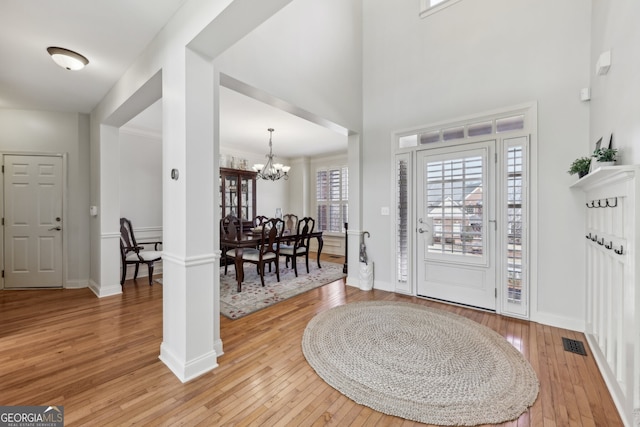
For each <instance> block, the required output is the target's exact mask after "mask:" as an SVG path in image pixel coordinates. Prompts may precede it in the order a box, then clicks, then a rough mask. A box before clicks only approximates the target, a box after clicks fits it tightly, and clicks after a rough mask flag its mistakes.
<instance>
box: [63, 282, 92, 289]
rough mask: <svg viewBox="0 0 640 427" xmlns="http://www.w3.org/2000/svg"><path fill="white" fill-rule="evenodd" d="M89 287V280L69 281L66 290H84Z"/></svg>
mask: <svg viewBox="0 0 640 427" xmlns="http://www.w3.org/2000/svg"><path fill="white" fill-rule="evenodd" d="M87 287H89V280H67V283H65V285H64V288H65V289H83V288H87Z"/></svg>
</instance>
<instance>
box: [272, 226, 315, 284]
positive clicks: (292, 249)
mask: <svg viewBox="0 0 640 427" xmlns="http://www.w3.org/2000/svg"><path fill="white" fill-rule="evenodd" d="M315 224H316V221H315V220H314V219H313V218H311V217H304V218H302V219H301V220H300V221H298V227H297V229H296V234H295V235H294V236H293V237H294V240H293V244H292V245H281V247H280V254H281V255H284V257H285V259H286V262H285V265H286V266H287V267H288V266H289V260H291V263H292V264H293V271H294V272H295V274H296V277H298V263H297V259H298V257H299V256H304V258H305V263H306V266H307V274H308V273H309V241H310V240H311V233H312V232H313V228H314V227H315Z"/></svg>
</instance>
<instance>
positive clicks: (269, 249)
mask: <svg viewBox="0 0 640 427" xmlns="http://www.w3.org/2000/svg"><path fill="white" fill-rule="evenodd" d="M283 222H284V221H282V220H281V219H279V218H271V219H269V221H267V222H266V223H264V224H263V227H262V230H261V238H260V244H259V246H258V250H257V251H256V250H247V249H245V250H244V252H243V253H242V262H243V263H245V262H249V263H252V264H256V266H257V268H258V274H259V275H260V282H261V283H262V286H264V273H265V271H264V268H265V266H266V265H269V271H271V263H274V264H275V267H276V278H277V280H278V282H279V281H280V266H279V264H280V238H281V237H282V231H283V229H284V226H283V225H284V224H283Z"/></svg>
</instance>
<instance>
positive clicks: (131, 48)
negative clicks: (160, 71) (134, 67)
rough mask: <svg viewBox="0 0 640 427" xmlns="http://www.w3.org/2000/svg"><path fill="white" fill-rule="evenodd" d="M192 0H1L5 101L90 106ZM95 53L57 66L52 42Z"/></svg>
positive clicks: (6, 104) (0, 88)
mask: <svg viewBox="0 0 640 427" xmlns="http://www.w3.org/2000/svg"><path fill="white" fill-rule="evenodd" d="M183 2H184V0H135V1H132V0H108V1H107V0H91V1H87V0H27V1H25V0H1V3H0V58H2V66H1V67H0V108H17V109H38V110H46V111H62V112H80V113H89V112H91V110H93V108H94V107H95V106H96V105H97V104H98V102H99V101H100V100H101V99H102V98H103V97H104V96H105V95H106V94H107V92H108V91H109V89H111V87H112V86H113V85H114V84H115V83H116V82H117V81H118V79H119V78H120V77H121V76H122V75H123V74H124V72H125V70H126V69H127V68H128V67H129V66H131V64H132V63H133V62H134V60H135V59H136V58H137V57H138V56H139V55H140V53H141V52H142V51H143V49H144V48H145V47H146V46H147V45H148V44H149V42H151V40H152V39H153V37H154V36H155V35H156V34H157V33H158V31H160V29H161V28H162V27H163V26H164V25H165V23H166V22H167V21H168V20H169V18H170V17H171V16H172V15H173V14H174V13H175V12H176V11H177V10H178V8H179V7H180V5H181V4H182V3H183ZM49 46H58V47H64V48H66V49H71V50H74V51H76V52H78V53H80V54H82V55H84V56H86V57H87V58H88V59H89V65H88V66H87V67H86V68H85V69H83V70H81V71H67V70H65V69H63V68H60V67H59V66H58V65H56V64H55V63H54V62H53V61H52V60H51V58H50V56H49V54H48V53H47V50H46V49H47V47H49Z"/></svg>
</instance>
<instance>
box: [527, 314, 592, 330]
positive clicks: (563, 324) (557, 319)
mask: <svg viewBox="0 0 640 427" xmlns="http://www.w3.org/2000/svg"><path fill="white" fill-rule="evenodd" d="M531 321H533V322H536V323H541V324H543V325H548V326H554V327H556V328H562V329H568V330H570V331H576V332H584V330H585V323H584V320H583V319H582V320H581V319H574V318H572V317H565V316H558V315H557V314H552V313H541V312H535V313H531Z"/></svg>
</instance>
